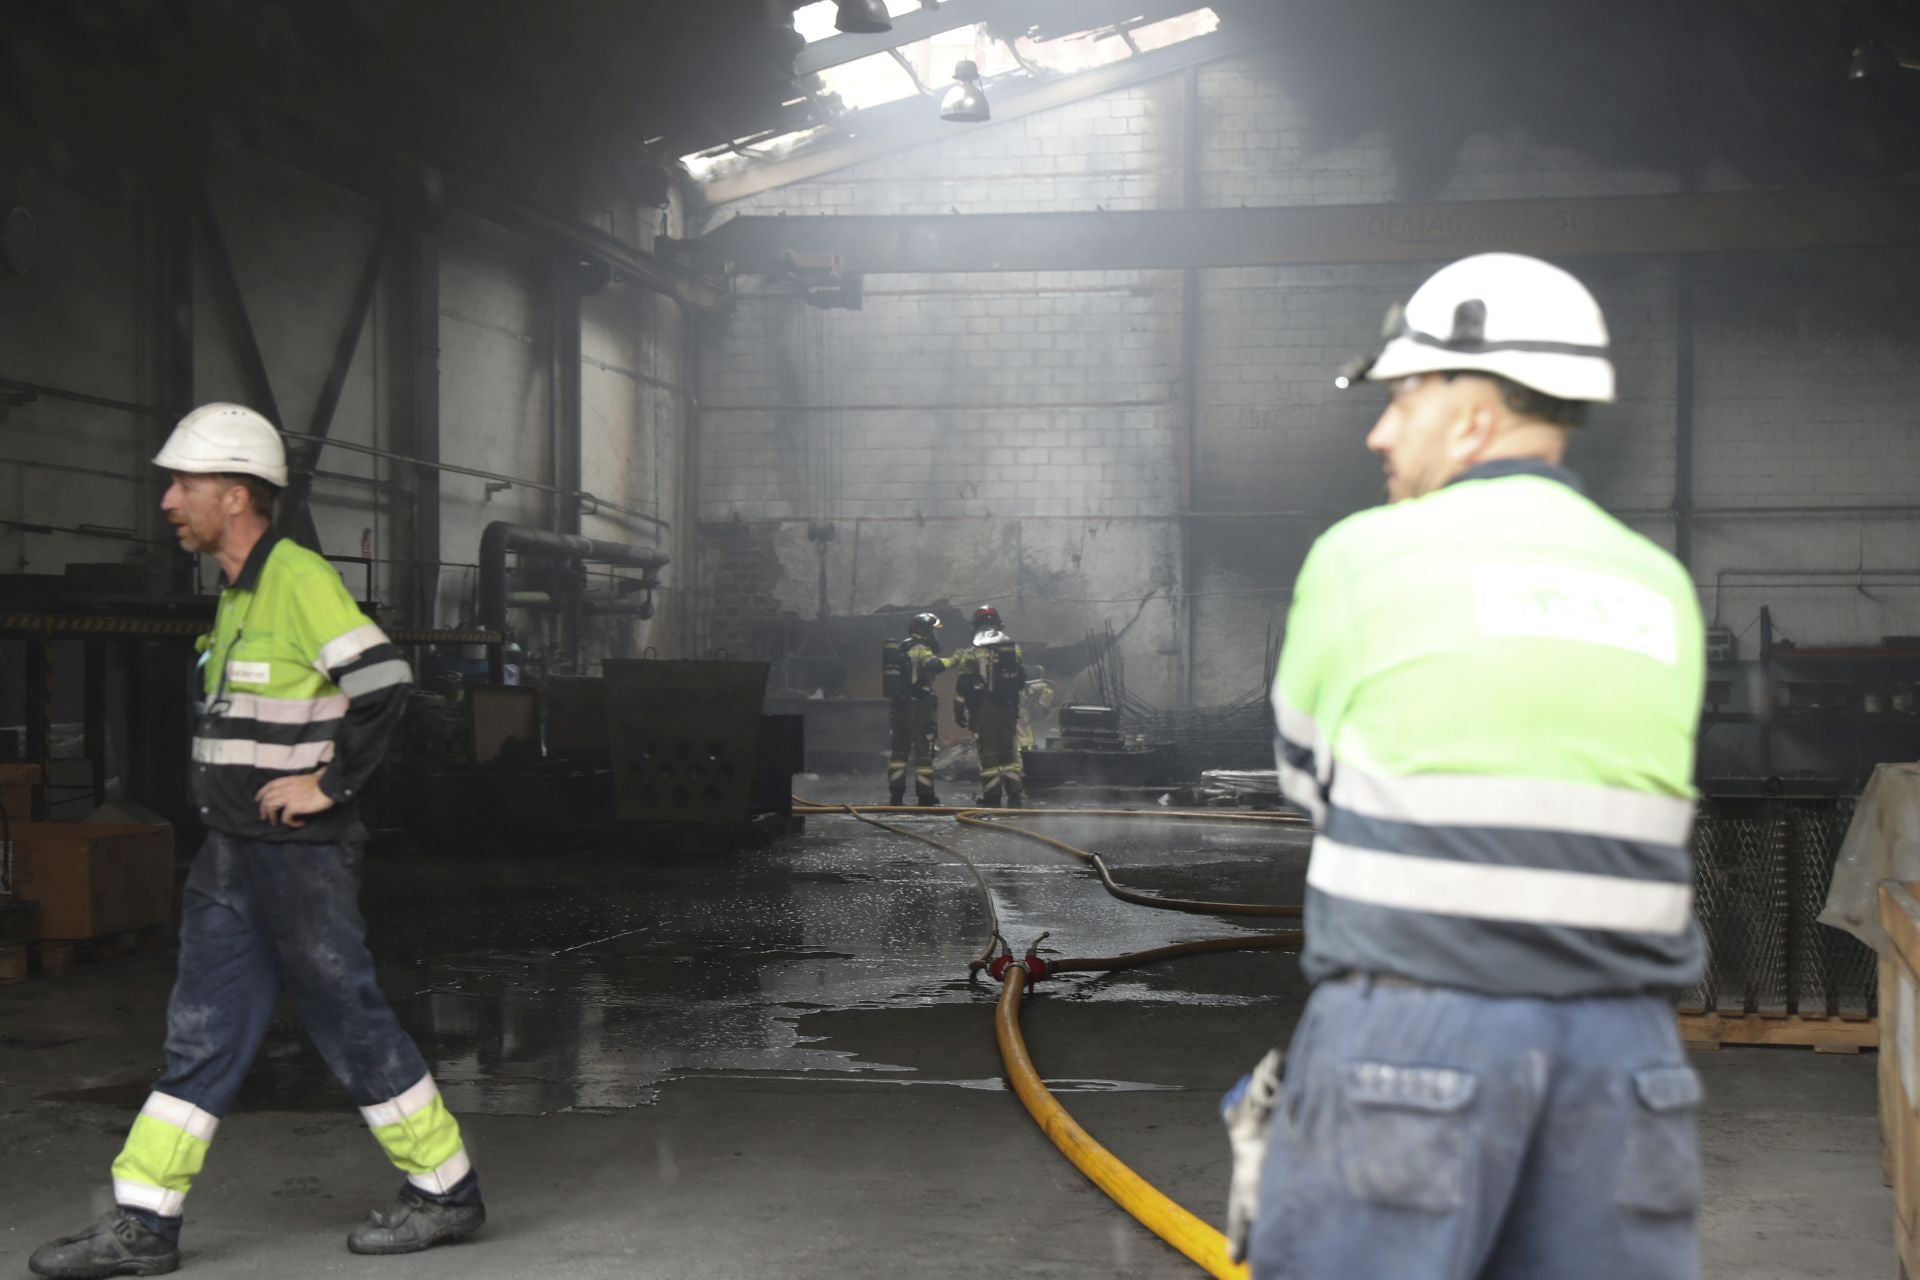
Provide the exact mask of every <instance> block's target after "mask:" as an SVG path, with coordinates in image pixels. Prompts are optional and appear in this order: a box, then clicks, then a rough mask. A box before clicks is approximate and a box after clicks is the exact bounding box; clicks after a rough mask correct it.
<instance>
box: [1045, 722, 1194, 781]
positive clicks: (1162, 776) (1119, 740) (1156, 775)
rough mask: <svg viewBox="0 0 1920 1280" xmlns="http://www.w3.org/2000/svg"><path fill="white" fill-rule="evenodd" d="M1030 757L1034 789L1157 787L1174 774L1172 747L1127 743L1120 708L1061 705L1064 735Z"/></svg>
mask: <svg viewBox="0 0 1920 1280" xmlns="http://www.w3.org/2000/svg"><path fill="white" fill-rule="evenodd" d="M1025 756H1026V781H1027V785H1028V787H1030V788H1031V789H1032V790H1034V791H1050V790H1054V789H1056V788H1059V787H1092V788H1110V789H1124V788H1131V787H1157V786H1162V785H1164V784H1165V783H1166V781H1167V779H1168V778H1169V777H1171V776H1172V772H1173V758H1172V752H1171V751H1170V750H1169V749H1168V748H1167V747H1165V746H1151V745H1146V744H1142V743H1138V742H1133V741H1129V740H1128V738H1127V735H1126V734H1125V733H1123V732H1122V731H1121V728H1120V709H1119V708H1118V707H1102V706H1089V705H1078V706H1067V707H1062V708H1061V709H1060V731H1059V732H1058V733H1056V734H1053V735H1051V736H1049V737H1048V738H1047V745H1046V747H1045V748H1043V749H1040V750H1035V751H1028V752H1026V753H1025Z"/></svg>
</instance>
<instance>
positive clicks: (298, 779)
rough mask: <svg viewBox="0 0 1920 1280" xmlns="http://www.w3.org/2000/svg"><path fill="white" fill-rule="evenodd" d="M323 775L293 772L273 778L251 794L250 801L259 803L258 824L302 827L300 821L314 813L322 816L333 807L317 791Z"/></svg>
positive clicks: (325, 795) (327, 799) (303, 824)
mask: <svg viewBox="0 0 1920 1280" xmlns="http://www.w3.org/2000/svg"><path fill="white" fill-rule="evenodd" d="M325 774H326V770H325V769H322V770H321V771H320V772H319V773H296V774H294V775H293V776H292V777H288V778H275V779H274V780H273V781H272V782H269V783H268V784H267V785H266V786H264V787H262V788H260V790H259V791H257V792H255V793H254V797H253V798H254V799H255V800H258V801H259V802H260V821H262V822H266V823H271V824H272V825H274V826H279V825H281V824H282V823H284V824H285V825H287V826H289V827H304V826H306V825H307V824H306V823H304V822H302V821H300V819H302V818H305V817H310V816H312V815H313V814H316V813H325V812H326V811H327V810H329V809H331V808H333V797H332V796H330V795H328V794H327V793H326V792H324V791H322V790H321V789H320V779H321V778H322V777H323V776H324V775H325Z"/></svg>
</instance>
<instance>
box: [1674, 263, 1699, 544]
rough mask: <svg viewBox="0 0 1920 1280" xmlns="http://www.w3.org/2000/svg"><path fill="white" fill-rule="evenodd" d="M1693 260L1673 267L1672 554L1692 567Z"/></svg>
mask: <svg viewBox="0 0 1920 1280" xmlns="http://www.w3.org/2000/svg"><path fill="white" fill-rule="evenodd" d="M1693 285H1694V271H1693V259H1692V258H1681V259H1679V260H1678V261H1677V262H1675V264H1674V306H1673V314H1674V342H1673V361H1674V367H1673V554H1674V557H1675V558H1676V559H1677V560H1679V561H1680V563H1681V564H1683V565H1685V566H1686V567H1687V568H1689V569H1691V568H1693V515H1694V511H1693V325H1694V305H1693Z"/></svg>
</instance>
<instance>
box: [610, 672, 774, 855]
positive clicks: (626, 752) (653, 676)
mask: <svg viewBox="0 0 1920 1280" xmlns="http://www.w3.org/2000/svg"><path fill="white" fill-rule="evenodd" d="M606 673H607V676H606V697H607V731H608V732H607V736H608V743H609V746H610V747H611V748H612V753H613V785H614V803H615V812H616V814H617V815H618V816H619V817H620V818H622V819H624V820H627V821H646V822H701V823H739V822H744V821H746V820H747V818H748V817H749V815H750V814H751V813H752V812H753V810H754V809H755V807H756V801H763V800H764V797H762V796H760V795H757V794H756V793H757V792H759V791H764V790H765V789H764V788H757V787H756V785H755V781H756V778H757V777H758V775H759V774H760V772H761V771H762V767H763V757H765V756H768V755H769V750H768V749H769V748H772V749H773V750H772V751H771V755H772V756H774V757H782V759H780V760H778V761H777V763H776V762H775V761H773V760H768V761H767V764H768V765H769V767H772V768H773V769H774V770H775V771H779V770H780V769H784V770H785V778H784V780H783V781H784V782H785V783H787V784H788V785H789V786H790V784H791V778H792V773H793V772H794V771H795V770H797V769H798V767H799V764H800V762H799V760H798V759H786V758H784V757H790V756H793V755H794V754H795V751H794V744H793V743H792V739H793V736H794V734H793V730H792V726H790V725H787V724H785V723H779V724H769V721H771V720H780V721H783V722H784V721H785V720H789V719H791V717H763V716H762V715H761V713H760V711H761V701H762V699H763V697H764V696H765V692H766V684H767V667H766V664H765V663H760V662H668V661H657V660H649V659H608V661H607V663H606ZM782 789H786V788H783V787H776V788H775V790H782ZM781 807H782V808H786V807H787V806H786V802H785V801H784V799H783V801H782V802H781Z"/></svg>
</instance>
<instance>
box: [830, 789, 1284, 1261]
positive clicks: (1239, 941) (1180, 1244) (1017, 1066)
mask: <svg viewBox="0 0 1920 1280" xmlns="http://www.w3.org/2000/svg"><path fill="white" fill-rule="evenodd" d="M794 800H795V803H796V809H795V812H797V813H803V814H810V815H811V814H818V815H827V814H842V815H845V816H848V817H852V818H856V819H858V820H859V821H861V822H865V823H868V824H869V825H872V826H876V827H880V828H882V829H884V830H887V831H891V832H894V833H896V834H899V835H904V836H907V837H909V838H910V839H913V840H918V841H920V842H921V843H923V844H927V845H931V846H933V847H934V848H936V849H940V850H942V851H943V852H945V853H949V854H952V855H953V856H954V857H956V858H958V859H960V861H962V862H964V863H965V864H966V865H967V868H968V870H970V871H971V872H972V873H973V877H974V880H975V881H976V882H977V883H978V884H979V886H980V891H981V895H982V896H983V897H984V899H985V900H986V904H987V920H988V924H989V926H990V928H991V930H992V933H991V936H990V937H989V938H988V940H987V948H986V950H985V951H984V952H983V953H982V954H981V956H980V957H979V958H977V959H976V960H974V961H973V962H972V964H971V965H970V966H969V967H970V968H971V969H972V970H975V971H977V970H979V969H982V968H987V969H989V971H990V972H992V973H993V974H994V975H995V976H997V977H999V978H1000V980H1001V983H1002V986H1001V989H1000V1000H999V1003H998V1005H997V1007H996V1009H995V1014H994V1034H995V1038H996V1039H997V1040H998V1041H999V1044H1000V1057H1001V1061H1002V1062H1003V1063H1004V1064H1005V1066H1006V1069H1007V1080H1008V1083H1009V1084H1011V1085H1012V1086H1013V1091H1014V1094H1015V1096H1017V1097H1018V1098H1019V1099H1020V1102H1021V1105H1022V1106H1024V1107H1026V1109H1027V1113H1028V1114H1029V1115H1031V1116H1032V1117H1033V1119H1034V1122H1035V1123H1036V1124H1038V1125H1039V1126H1040V1129H1041V1132H1043V1133H1045V1134H1046V1135H1047V1137H1048V1138H1049V1139H1050V1140H1051V1141H1052V1142H1053V1144H1054V1146H1056V1147H1058V1148H1059V1149H1060V1150H1061V1152H1062V1153H1063V1154H1065V1155H1066V1157H1067V1159H1069V1160H1071V1161H1072V1162H1073V1164H1074V1167H1076V1168H1078V1169H1079V1170H1080V1172H1082V1173H1084V1174H1085V1175H1086V1176H1087V1177H1088V1178H1089V1179H1090V1180H1091V1181H1092V1182H1093V1184H1094V1185H1095V1186H1097V1187H1099V1188H1100V1189H1101V1190H1102V1191H1104V1192H1106V1194H1107V1195H1108V1196H1109V1197H1110V1198H1111V1199H1112V1200H1113V1201H1114V1202H1115V1203H1116V1204H1118V1205H1119V1206H1120V1207H1121V1208H1123V1209H1125V1210H1126V1211H1127V1212H1128V1213H1130V1214H1132V1215H1133V1217H1135V1218H1136V1219H1138V1220H1139V1221H1140V1223H1141V1224H1142V1225H1143V1226H1145V1227H1146V1228H1147V1229H1148V1230H1150V1231H1152V1232H1153V1233H1154V1234H1155V1235H1157V1236H1159V1237H1160V1238H1161V1239H1162V1240H1165V1241H1166V1242H1167V1243H1168V1244H1170V1245H1172V1246H1173V1247H1174V1248H1176V1249H1178V1250H1179V1251H1180V1252H1181V1253H1183V1254H1185V1255H1186V1256H1187V1257H1188V1258H1189V1259H1191V1260H1192V1261H1193V1262H1195V1263H1197V1264H1198V1265H1199V1266H1200V1267H1201V1268H1202V1269H1203V1270H1205V1271H1206V1272H1207V1273H1208V1274H1209V1275H1211V1276H1215V1277H1218V1278H1219V1280H1245V1277H1246V1274H1247V1271H1246V1267H1245V1266H1244V1265H1242V1264H1239V1263H1236V1262H1234V1261H1233V1260H1232V1258H1231V1257H1230V1256H1229V1254H1228V1250H1227V1240H1226V1237H1225V1236H1223V1235H1221V1234H1220V1232H1219V1231H1217V1230H1215V1229H1214V1228H1213V1227H1212V1226H1211V1225H1209V1224H1208V1223H1206V1222H1204V1221H1202V1220H1201V1219H1200V1218H1198V1217H1196V1216H1195V1215H1194V1214H1193V1213H1192V1212H1191V1211H1189V1210H1188V1209H1186V1208H1185V1207H1183V1206H1182V1205H1180V1204H1178V1203H1177V1202H1175V1201H1174V1200H1172V1199H1171V1198H1169V1197H1168V1196H1167V1195H1166V1194H1165V1193H1163V1192H1161V1191H1160V1190H1159V1189H1158V1188H1157V1187H1155V1186H1154V1185H1153V1184H1152V1183H1150V1182H1148V1181H1146V1180H1145V1179H1144V1178H1142V1177H1141V1176H1140V1175H1139V1174H1137V1173H1135V1172H1134V1171H1133V1170H1132V1169H1130V1168H1128V1167H1127V1166H1126V1165H1125V1164H1124V1163H1122V1162H1121V1161H1120V1160H1119V1158H1118V1157H1116V1156H1115V1155H1114V1154H1113V1153H1112V1152H1111V1151H1108V1150H1107V1149H1106V1148H1105V1147H1103V1146H1101V1145H1100V1143H1099V1142H1098V1141H1096V1140H1095V1139H1094V1137H1093V1135H1092V1134H1090V1133H1088V1132H1087V1131H1086V1130H1085V1129H1084V1128H1082V1127H1081V1126H1080V1124H1079V1122H1078V1121H1076V1120H1075V1119H1074V1118H1073V1117H1072V1116H1071V1115H1070V1114H1068V1112H1067V1110H1066V1108H1065V1107H1063V1106H1061V1105H1060V1103H1059V1101H1058V1099H1056V1098H1055V1097H1054V1096H1053V1094H1052V1093H1051V1092H1050V1091H1049V1090H1048V1089H1047V1087H1046V1084H1045V1083H1044V1082H1043V1081H1042V1080H1041V1078H1040V1073H1039V1072H1038V1071H1037V1070H1036V1069H1035V1067H1034V1065H1033V1059H1032V1057H1031V1056H1030V1055H1029V1054H1028V1053H1027V1046H1026V1040H1025V1038H1024V1037H1023V1036H1022V1035H1021V1034H1020V1004H1021V997H1022V996H1023V995H1024V994H1025V992H1026V989H1027V987H1028V986H1029V985H1030V983H1031V982H1033V981H1036V980H1037V979H1038V978H1039V977H1040V976H1044V975H1046V974H1051V973H1061V972H1069V971H1079V972H1113V971H1116V970H1120V969H1131V968H1135V967H1137V966H1139V965H1143V964H1152V963H1154V962H1155V961H1158V960H1169V959H1174V958H1176V957H1179V956H1189V955H1199V954H1204V953H1207V952H1215V951H1247V950H1256V949H1257V950H1286V951H1297V950H1298V949H1299V947H1300V941H1301V933H1300V931H1299V930H1297V929H1290V930H1285V931H1282V932H1276V933H1270V934H1246V935H1241V936H1237V937H1224V938H1203V939H1200V940H1198V941H1195V942H1181V943H1175V944H1173V945H1171V946H1165V947H1154V948H1151V949H1149V950H1145V951H1134V952H1129V953H1127V954H1125V955H1118V956H1093V957H1080V958H1070V959H1064V960H1044V961H1043V960H1041V959H1040V957H1039V956H1038V955H1037V954H1036V949H1037V947H1038V945H1039V944H1038V942H1037V941H1036V942H1035V944H1034V949H1029V951H1028V953H1027V957H1026V959H1025V960H1016V959H1014V958H1013V956H1012V954H1011V950H1010V949H1009V948H1007V944H1006V940H1005V939H1004V938H1002V937H1001V935H1000V923H999V912H998V909H997V908H996V906H995V904H994V901H993V892H992V890H991V889H990V888H989V887H988V885H987V881H986V877H985V876H984V875H982V874H981V872H980V868H979V867H978V866H976V865H975V864H974V862H973V859H971V858H969V857H968V856H967V855H966V854H965V853H963V852H961V851H960V850H959V849H956V848H954V847H953V846H952V845H950V844H947V843H946V842H944V841H941V840H937V839H935V838H933V837H932V836H929V835H926V834H924V833H922V832H918V831H914V830H911V829H910V828H907V827H903V826H899V825H896V824H894V823H889V822H884V821H881V820H879V819H877V818H874V817H872V816H871V815H873V814H874V813H889V814H911V815H914V816H920V817H950V818H953V819H954V820H955V821H957V822H959V823H961V824H962V825H965V826H968V827H974V828H978V829H984V830H989V831H1002V832H1005V833H1006V834H1008V835H1014V836H1019V837H1021V838H1023V839H1026V840H1031V841H1033V842H1035V843H1038V844H1041V845H1045V846H1046V847H1048V848H1051V849H1055V850H1058V851H1060V852H1062V853H1065V854H1068V855H1070V856H1072V857H1075V858H1078V859H1079V860H1081V861H1082V862H1085V863H1087V864H1088V865H1090V866H1091V867H1093V869H1094V870H1095V871H1096V872H1097V873H1098V874H1099V876H1100V882H1101V884H1102V885H1103V886H1105V888H1106V890H1107V892H1108V893H1110V894H1112V895H1113V896H1114V897H1116V898H1119V899H1121V900H1122V901H1125V902H1132V903H1137V904H1139V905H1142V906H1149V907H1159V908H1165V909H1168V910H1174V911H1190V912H1200V913H1211V914H1221V915H1253V916H1290V917H1298V916H1299V914H1300V908H1299V907H1297V906H1269V905H1263V904H1258V903H1231V902H1196V901H1190V900H1187V899H1180V898H1162V897H1159V896H1158V895H1155V894H1147V893H1141V892H1138V891H1137V890H1132V889H1126V888H1124V887H1122V886H1121V885H1119V884H1117V883H1116V882H1115V881H1114V879H1113V877H1112V875H1111V874H1109V872H1108V870H1107V866H1106V862H1105V861H1104V860H1103V859H1102V858H1101V856H1100V855H1099V854H1097V853H1091V852H1089V851H1087V850H1085V849H1081V848H1078V847H1076V846H1074V845H1071V844H1068V843H1067V842H1066V841H1064V840H1059V839H1056V838H1054V837H1052V836H1048V835H1042V834H1041V833H1039V832H1036V831H1029V830H1027V829H1026V828H1024V827H1020V826H1015V825H1014V824H1013V823H1011V822H1008V821H1005V820H1004V814H1002V813H1001V812H1000V811H996V810H984V809H967V808H959V807H935V806H926V807H915V808H908V807H906V806H896V805H850V804H848V805H825V804H818V803H816V802H814V801H810V800H806V799H804V798H802V797H800V796H795V797H794ZM1065 814H1070V815H1072V816H1073V817H1076V818H1162V819H1174V820H1189V821H1213V822H1242V823H1264V824H1271V825H1281V826H1290V827H1294V828H1296V829H1300V828H1304V827H1305V826H1306V823H1305V821H1304V820H1303V819H1296V818H1292V817H1289V816H1288V815H1284V814H1248V813H1219V812H1207V811H1190V810H1152V809H1147V810H1137V809H1065V810H1024V811H1022V812H1021V817H1022V818H1027V817H1052V816H1060V815H1065ZM1042 936H1043V937H1044V936H1045V935H1042ZM995 944H998V945H999V947H1000V948H1001V949H1002V955H1001V957H1000V958H999V959H998V960H994V961H993V962H992V964H991V965H989V963H988V962H989V959H990V958H991V957H992V956H993V953H994V948H995Z"/></svg>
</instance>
